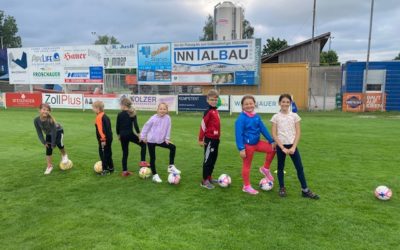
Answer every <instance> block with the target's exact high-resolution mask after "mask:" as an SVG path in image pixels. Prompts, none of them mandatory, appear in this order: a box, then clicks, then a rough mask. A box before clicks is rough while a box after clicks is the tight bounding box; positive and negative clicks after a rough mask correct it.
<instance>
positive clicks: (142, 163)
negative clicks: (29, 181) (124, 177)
mask: <svg viewBox="0 0 400 250" xmlns="http://www.w3.org/2000/svg"><path fill="white" fill-rule="evenodd" d="M139 167H150V163H148V162H147V161H141V162H140V163H139Z"/></svg>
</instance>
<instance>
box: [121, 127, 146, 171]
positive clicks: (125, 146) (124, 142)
mask: <svg viewBox="0 0 400 250" xmlns="http://www.w3.org/2000/svg"><path fill="white" fill-rule="evenodd" d="M120 139H121V147H122V170H123V171H127V170H128V166H127V162H128V155H129V142H133V143H135V144H136V145H139V146H140V161H146V144H145V143H144V142H139V137H138V136H137V135H135V134H129V135H126V136H121V137H120Z"/></svg>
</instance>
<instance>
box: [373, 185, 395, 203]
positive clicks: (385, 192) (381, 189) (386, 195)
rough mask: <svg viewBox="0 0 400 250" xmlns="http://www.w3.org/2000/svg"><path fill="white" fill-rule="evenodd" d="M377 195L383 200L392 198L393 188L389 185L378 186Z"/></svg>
mask: <svg viewBox="0 0 400 250" xmlns="http://www.w3.org/2000/svg"><path fill="white" fill-rule="evenodd" d="M375 197H376V198H378V199H379V200H383V201H387V200H390V198H391V197H392V190H391V189H390V188H388V187H387V186H378V187H377V188H376V189H375Z"/></svg>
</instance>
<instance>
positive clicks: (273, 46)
mask: <svg viewBox="0 0 400 250" xmlns="http://www.w3.org/2000/svg"><path fill="white" fill-rule="evenodd" d="M287 47H289V45H288V43H287V41H286V40H285V39H283V40H281V39H279V38H278V39H276V40H275V38H274V37H272V38H271V39H267V43H266V44H265V45H264V48H263V51H262V53H263V54H266V55H270V54H272V53H275V52H277V51H279V50H281V49H284V48H287Z"/></svg>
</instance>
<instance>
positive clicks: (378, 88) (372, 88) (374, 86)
mask: <svg viewBox="0 0 400 250" xmlns="http://www.w3.org/2000/svg"><path fill="white" fill-rule="evenodd" d="M366 90H367V91H374V92H376V91H377V92H381V91H382V84H367V89H366Z"/></svg>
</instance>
